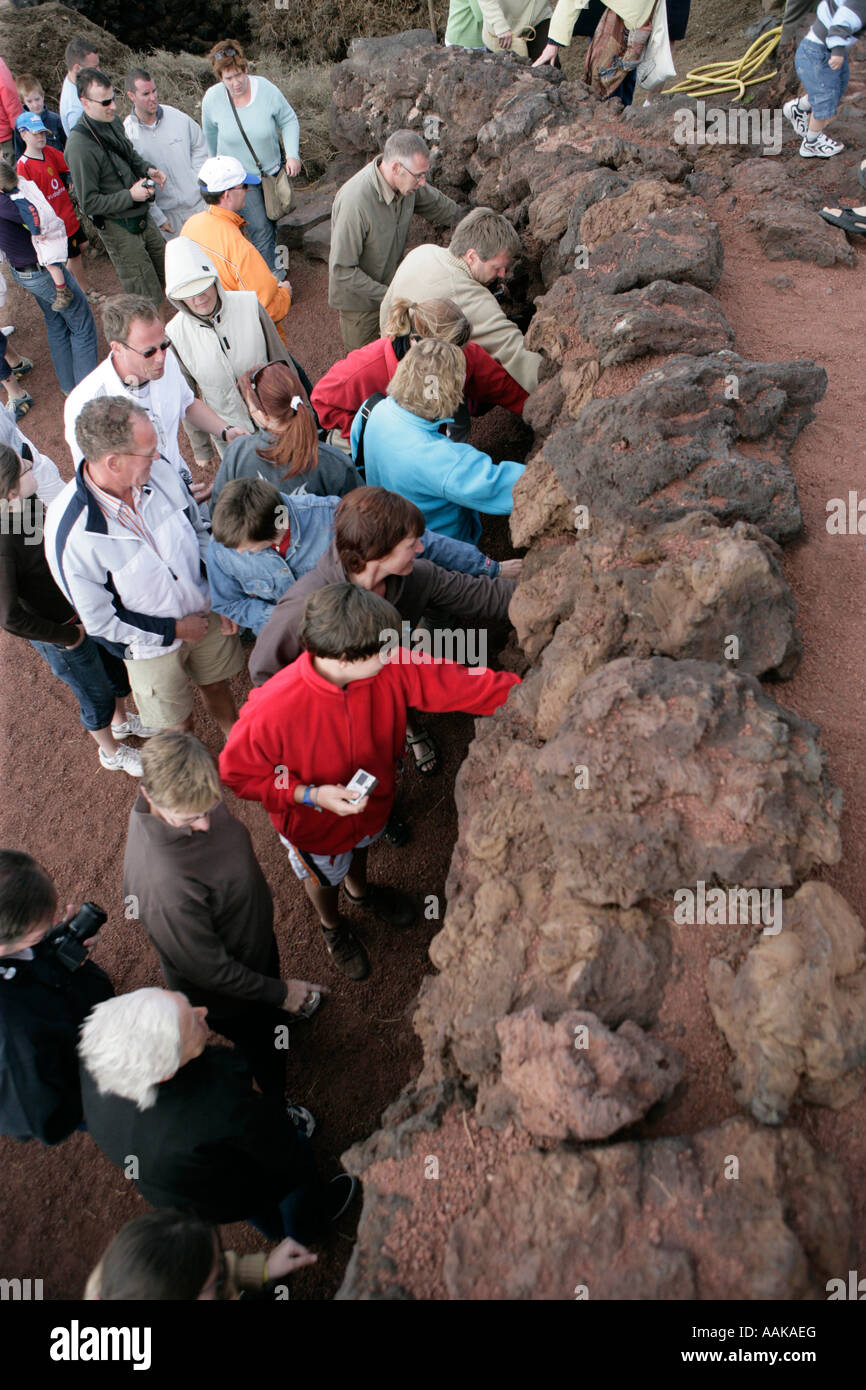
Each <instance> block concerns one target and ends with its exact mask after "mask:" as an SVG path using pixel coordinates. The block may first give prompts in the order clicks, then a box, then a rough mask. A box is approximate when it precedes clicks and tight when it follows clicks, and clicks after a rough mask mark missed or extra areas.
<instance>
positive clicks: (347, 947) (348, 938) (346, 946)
mask: <svg viewBox="0 0 866 1390" xmlns="http://www.w3.org/2000/svg"><path fill="white" fill-rule="evenodd" d="M322 935H323V937H324V938H325V945H326V947H327V948H328V954H329V955H330V957H331V960H332V961H333V962H334V964H335V966H336V967H337V969H338V970H341V971H342V972H343V974H344V975H348V977H349V979H350V980H366V978H367V976H368V975H369V973H370V961H369V958H368V956H367V952H366V951H365V950H364V947H363V946H362V945H361V943H360V941H359V940H358V938H357V936H356V935H355V933H354V932H353V931H351V930H350V929H349V927H348V926H346V925H344V924H342V923H341V925H340V926H339V927H335V928H333V929H331V928H330V927H322Z"/></svg>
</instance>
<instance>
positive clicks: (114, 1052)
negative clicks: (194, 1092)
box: [78, 989, 182, 1110]
mask: <svg viewBox="0 0 866 1390" xmlns="http://www.w3.org/2000/svg"><path fill="white" fill-rule="evenodd" d="M181 1052H182V1048H181V1037H180V1012H179V1010H178V1006H177V1001H176V1000H175V999H173V998H172V997H171V995H170V994H169V992H168V990H165V989H137V990H134V991H133V993H132V994H121V995H118V997H117V998H116V999H106V1000H104V1001H103V1003H101V1004H97V1005H96V1007H95V1009H92V1010H91V1012H90V1014H89V1015H88V1017H87V1018H86V1020H85V1022H84V1026H83V1027H82V1029H81V1041H80V1042H79V1044H78V1055H79V1057H80V1058H81V1060H82V1062H83V1063H84V1065H85V1066H86V1067H87V1070H88V1071H89V1072H90V1074H91V1076H92V1077H93V1079H94V1081H95V1082H96V1084H97V1086H98V1087H99V1091H100V1094H101V1095H112V1096H123V1097H124V1099H125V1100H134V1101H135V1103H136V1105H137V1106H138V1108H139V1110H149V1109H150V1107H151V1106H152V1105H153V1104H155V1102H156V1096H157V1087H158V1085H159V1082H160V1081H162V1080H163V1079H164V1078H165V1077H167V1076H173V1075H174V1073H175V1072H176V1071H177V1069H178V1067H179V1066H180V1059H181Z"/></svg>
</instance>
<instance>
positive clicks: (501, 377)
mask: <svg viewBox="0 0 866 1390" xmlns="http://www.w3.org/2000/svg"><path fill="white" fill-rule="evenodd" d="M463 355H464V357H465V358H466V385H465V386H464V388H463V390H464V396H465V399H466V404H467V406H468V408H469V414H470V415H480V413H481V410H482V408H484V407H488V406H491V405H501V406H504V407H505V409H506V410H511V411H513V412H514V414H515V415H522V414H523V405H524V402H525V400H526V397H527V395H528V392H526V391H524V389H523V387H522V386H520V385H518V383H517V382H516V381H515V380H514V377H512V376H509V375H508V372H507V371H506V370H505V368H504V367H501V366H500V365H499V363H498V362H497V361H496V360H495V358H493V357H491V356H490V353H489V352H487V351H486V349H485V348H483V347H481V346H480V345H479V344H478V343H467V344H466V346H465V347H464V349H463ZM397 365H398V360H397V354H396V353H395V351H394V345H393V343H392V342H391V339H390V338H377V340H376V342H375V343H368V344H367V346H366V347H362V348H356V349H355V351H354V352H350V353H349V356H348V357H344V358H343V359H342V361H340V362H335V363H334V365H333V367H332V368H331V370H330V371H329V372H326V373H325V375H324V376H323V377H322V379H321V381H318V382H317V383H316V385H315V386H314V388H313V394H312V395H311V397H310V401H311V403H312V406H313V409H314V410H315V412H316V414H317V415H318V417H319V422H320V424H321V425H322V426H323V428H324V429H326V430H330V429H335V428H336V429H338V430H339V431H340V433H341V434H344V435H345V436H346V437H347V438H348V436H349V431H350V430H351V428H352V421H353V420H354V418H355V413H356V411H357V410H358V408H359V406H361V405H363V403H364V401H365V400H366V399H367V397H368V396H372V394H373V392H374V391H385V390H387V387H388V382H389V381H390V380H391V378H392V376H393V375H394V373H395V372H396V370H397Z"/></svg>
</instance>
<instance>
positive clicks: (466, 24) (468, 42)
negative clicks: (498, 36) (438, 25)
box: [445, 0, 484, 48]
mask: <svg viewBox="0 0 866 1390" xmlns="http://www.w3.org/2000/svg"><path fill="white" fill-rule="evenodd" d="M483 24H484V19H483V16H482V14H481V10H480V9H479V7H478V0H451V4H450V5H449V7H448V26H447V28H446V30H445V42H446V43H450V44H454V46H455V47H456V48H483V47H484V40H483V39H482V37H481V29H482V26H483Z"/></svg>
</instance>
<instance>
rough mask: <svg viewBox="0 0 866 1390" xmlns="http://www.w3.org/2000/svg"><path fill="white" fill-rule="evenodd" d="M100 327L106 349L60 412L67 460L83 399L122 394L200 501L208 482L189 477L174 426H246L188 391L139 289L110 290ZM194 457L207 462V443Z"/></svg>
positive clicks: (76, 457)
mask: <svg viewBox="0 0 866 1390" xmlns="http://www.w3.org/2000/svg"><path fill="white" fill-rule="evenodd" d="M102 328H103V332H104V333H105V337H106V340H107V342H108V344H109V347H110V349H111V351H110V352H109V355H108V356H107V357H106V358H105V360H104V361H103V362H100V363H99V365H98V366H97V367H96V368H95V369H94V370H93V371H92V372H91V373H90V374H89V376H86V377H85V378H84V380H83V381H81V382H79V384H78V385H77V386H76V388H75V390H74V391H72V392H71V394H70V396H69V399H68V400H67V402H66V406H65V408H64V412H63V418H64V424H65V428H66V442H67V444H68V445H69V452H70V453H71V454H72V462H73V463H74V464H75V465H76V467H77V466H78V464H79V463H80V462H81V459H82V452H81V449H80V448H79V446H78V442H77V439H76V435H75V426H76V421H77V420H78V417H79V415H80V414H81V411H82V409H83V408H84V406H85V405H86V404H87V402H88V401H92V400H95V399H96V398H97V397H98V396H128V397H129V399H130V400H131V401H135V403H136V405H140V406H141V407H142V408H143V409H144V410H146V411H147V413H148V415H149V416H150V419H151V421H152V423H153V426H154V428H155V430H156V434H157V445H158V448H159V452H160V454H161V456H162V457H163V458H164V459H165V460H166V461H167V462H168V463H170V464H171V466H172V467H173V468H174V469H175V471H176V472H177V474H178V475H179V476H180V477H181V478H182V479H183V482H184V483H185V484H186V486H187V487H188V488H189V489H190V491H191V492H192V494H193V496H194V497H195V499H196V501H197V502H198V503H200V504H202V503H204V502H205V501H206V500H207V498H208V497H209V496H210V492H211V484H208V483H194V482H193V478H192V474H191V473H190V471H189V468H188V467H187V464H186V462H185V460H184V458H183V455H182V454H181V452H180V447H179V445H178V428H179V426H180V425H181V423H183V424H185V425H189V426H192V427H194V428H195V429H196V430H199V431H204V435H205V437H207V436H210V435H213V436H215V437H216V438H218V439H220V440H221V441H222V442H223V443H228V442H229V441H230V440H232V439H237V437H238V436H239V435H242V434H247V433H249V431H247V430H244V429H242V428H241V427H240V426H239V425H233V424H232V423H231V422H230V421H227V420H224V419H222V418H221V416H219V415H217V413H216V411H215V410H213V409H212V408H211V407H210V406H209V405H207V404H206V403H205V401H203V400H200V399H198V398H197V397H196V396H194V395H193V392H192V390H191V389H190V387H189V385H188V384H187V382H186V380H185V378H184V375H183V372H182V371H181V368H180V366H179V364H178V361H177V358H176V357H175V355H174V352H173V351H172V346H171V340H170V338H168V337H167V335H166V332H165V328H164V327H163V325H162V323H161V321H160V318H159V315H158V314H157V312H156V309H155V308H154V306H153V303H152V302H151V300H149V299H145V298H143V297H142V296H140V295H130V294H118V295H113V296H112V297H111V298H110V299H107V300H106V301H105V304H104V305H103V308H102ZM196 462H197V463H198V464H200V465H201V466H204V465H205V464H207V463H209V462H210V451H209V449H208V454H207V456H205V455H202V456H201V457H198V458H197V459H196Z"/></svg>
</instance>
